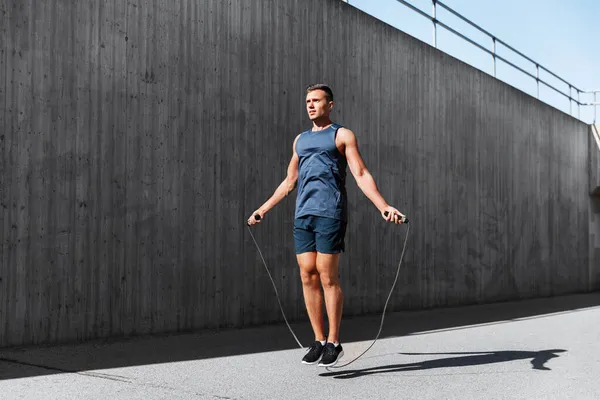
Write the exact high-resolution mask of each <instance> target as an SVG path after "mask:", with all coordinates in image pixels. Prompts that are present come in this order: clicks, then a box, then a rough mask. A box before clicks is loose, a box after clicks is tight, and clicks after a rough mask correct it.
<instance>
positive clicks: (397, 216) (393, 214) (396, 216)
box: [381, 206, 406, 224]
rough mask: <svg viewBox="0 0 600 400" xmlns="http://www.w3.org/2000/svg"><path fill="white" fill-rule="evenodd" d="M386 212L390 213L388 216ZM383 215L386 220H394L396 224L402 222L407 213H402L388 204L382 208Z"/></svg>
mask: <svg viewBox="0 0 600 400" xmlns="http://www.w3.org/2000/svg"><path fill="white" fill-rule="evenodd" d="M386 212H387V213H388V215H387V217H386V216H385V213H386ZM381 216H382V217H383V219H385V220H386V221H388V222H393V223H395V224H401V223H402V219H403V218H404V217H406V215H404V214H402V213H401V212H400V211H398V210H396V209H395V208H394V207H392V206H386V207H385V208H384V209H383V210H381Z"/></svg>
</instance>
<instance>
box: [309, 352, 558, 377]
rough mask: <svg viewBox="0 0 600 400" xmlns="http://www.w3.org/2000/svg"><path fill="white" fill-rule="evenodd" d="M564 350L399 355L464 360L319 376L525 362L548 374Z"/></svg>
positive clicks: (411, 364)
mask: <svg viewBox="0 0 600 400" xmlns="http://www.w3.org/2000/svg"><path fill="white" fill-rule="evenodd" d="M565 351H566V350H562V349H552V350H540V351H511V350H505V351H481V352H457V353H398V354H402V355H464V357H448V358H439V359H436V360H426V361H421V362H415V363H410V364H392V365H384V366H379V367H372V368H364V369H355V370H343V371H340V372H326V373H323V374H319V376H324V377H334V378H335V379H351V378H360V377H361V376H366V375H372V374H382V373H389V372H408V371H422V370H427V369H435V368H451V367H468V366H474V365H483V364H496V363H502V362H507V361H516V360H526V359H529V358H531V365H532V368H533V369H537V370H542V371H550V370H551V369H550V368H548V367H546V366H545V364H546V363H547V362H548V361H549V360H551V359H552V358H556V357H560V356H559V355H557V354H556V353H564V352H565Z"/></svg>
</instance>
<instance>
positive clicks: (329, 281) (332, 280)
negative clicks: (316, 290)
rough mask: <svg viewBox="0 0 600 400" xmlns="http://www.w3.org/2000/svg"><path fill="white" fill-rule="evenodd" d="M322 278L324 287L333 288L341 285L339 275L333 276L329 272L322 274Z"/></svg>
mask: <svg viewBox="0 0 600 400" xmlns="http://www.w3.org/2000/svg"><path fill="white" fill-rule="evenodd" d="M320 278H321V285H322V286H323V289H325V290H327V289H331V288H336V287H337V288H339V286H340V280H339V279H338V277H337V276H331V275H328V274H322V275H321V276H320Z"/></svg>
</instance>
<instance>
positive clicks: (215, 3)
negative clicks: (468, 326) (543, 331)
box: [0, 0, 600, 347]
mask: <svg viewBox="0 0 600 400" xmlns="http://www.w3.org/2000/svg"><path fill="white" fill-rule="evenodd" d="M319 81H325V82H327V83H329V84H330V85H331V86H332V87H333V90H334V93H335V98H336V102H337V104H336V107H335V111H334V114H333V118H334V120H335V121H336V122H338V123H341V124H342V125H345V126H347V127H349V128H351V129H352V130H353V131H354V132H355V133H356V135H357V138H358V142H359V144H360V146H361V153H362V155H363V157H364V159H365V162H366V164H367V167H368V168H369V171H370V172H371V173H372V175H373V176H374V177H375V180H376V182H377V184H378V187H379V189H380V191H381V193H382V194H383V196H384V197H385V198H386V199H387V201H388V202H389V203H390V204H392V205H394V206H396V207H397V208H398V209H400V210H401V211H403V212H405V213H406V214H407V215H408V216H409V218H410V219H411V222H412V224H413V229H412V230H411V233H412V236H411V238H410V239H409V242H408V246H407V252H406V257H405V265H404V267H405V268H403V270H402V272H401V275H400V282H399V287H398V290H397V291H396V293H395V295H394V297H393V298H392V299H391V301H390V309H391V310H396V311H400V310H409V309H422V308H430V307H438V306H456V305H465V304H476V303H485V302H494V301H502V300H508V299H519V298H530V297H537V296H550V295H557V294H563V293H575V292H582V291H589V290H594V289H598V288H599V287H600V274H597V273H590V263H589V256H590V251H589V250H590V247H589V243H590V241H589V240H588V235H589V226H590V218H589V208H590V207H589V200H590V199H589V188H588V183H589V180H588V175H589V173H588V170H589V168H588V166H589V164H588V156H587V155H588V146H589V141H588V132H589V129H588V126H587V125H586V124H584V123H582V122H581V121H579V120H577V119H575V118H573V117H571V116H569V115H567V114H565V113H563V112H560V111H559V110H557V109H555V108H553V107H551V106H549V105H547V104H544V103H542V102H540V101H538V100H537V99H535V98H533V97H531V96H529V95H527V94H525V93H523V92H521V91H519V90H517V89H515V88H513V87H511V86H509V85H507V84H505V83H503V82H501V81H500V80H497V79H495V78H494V77H492V76H490V75H487V74H485V73H483V72H481V71H479V70H477V69H475V68H473V67H471V66H469V65H467V64H465V63H463V62H461V61H459V60H457V59H455V58H453V57H451V56H449V55H447V54H444V53H443V52H441V51H439V50H437V49H435V48H433V47H431V46H430V45H429V44H426V43H423V42H421V41H419V40H417V39H415V38H413V37H411V36H409V35H406V34H404V33H402V32H401V31H399V30H397V29H395V28H393V27H391V26H389V25H387V24H385V23H383V22H381V21H378V20H376V19H375V18H373V17H371V16H369V15H367V14H365V13H363V12H361V11H359V10H357V9H356V8H354V7H352V6H350V5H348V4H345V3H343V2H341V1H338V0H229V1H223V0H180V1H172V0H130V1H121V0H80V1H76V2H68V1H64V0H48V1H40V0H31V1H26V2H24V1H21V0H0V130H1V132H0V213H1V214H0V347H3V346H9V345H21V344H32V343H60V342H64V341H71V340H83V339H85V340H91V339H96V338H100V337H110V336H128V335H134V334H147V333H160V332H178V331H185V330H191V329H203V328H209V329H212V328H217V327H232V326H236V327H240V326H251V325H256V324H263V323H264V324H268V323H271V322H277V321H281V317H280V315H279V309H278V306H277V303H276V302H274V301H273V299H272V288H271V287H270V281H269V279H268V278H267V276H266V274H265V273H264V271H263V269H262V268H263V267H262V264H261V261H260V257H259V255H258V252H257V251H256V249H255V248H254V245H253V243H252V241H251V239H250V236H249V235H248V233H247V231H246V226H245V220H246V218H247V217H248V216H249V215H250V213H251V212H252V211H253V210H255V209H256V208H257V207H258V206H260V205H261V204H262V203H263V202H264V201H265V200H266V199H267V198H268V197H269V196H270V195H271V194H272V193H273V191H274V190H275V188H276V187H277V186H278V185H279V184H280V182H281V181H282V179H284V175H285V171H286V167H287V165H288V162H289V159H290V157H291V155H292V143H293V140H294V137H295V136H296V135H297V134H298V133H300V132H301V131H302V130H305V129H307V128H309V127H310V123H309V121H308V120H307V117H306V114H305V110H304V104H303V98H304V89H305V87H306V86H307V85H308V84H311V83H314V82H319ZM293 194H294V195H295V192H294V193H293ZM348 195H349V212H350V216H349V226H348V233H347V248H348V252H347V253H346V254H345V255H344V256H343V257H342V261H341V268H340V279H341V281H342V285H343V288H344V293H345V309H346V313H347V315H350V314H353V315H359V314H368V313H371V312H375V311H377V310H378V309H379V307H380V304H381V303H382V299H384V296H385V295H386V294H387V290H388V283H389V282H390V280H391V279H393V277H394V274H395V269H394V267H395V266H396V264H397V262H398V257H399V254H398V253H397V251H396V250H397V249H398V247H399V245H400V244H401V243H402V241H403V239H404V236H403V235H404V229H402V228H401V227H393V226H385V224H384V223H383V222H382V219H381V217H380V215H379V213H378V212H377V210H376V209H375V208H374V207H373V205H372V204H371V202H370V201H369V200H368V199H367V198H366V197H365V196H364V194H363V193H362V192H361V190H360V189H359V188H358V187H357V186H356V183H355V181H354V179H353V178H352V177H351V176H350V177H349V178H348ZM293 209H294V198H293V195H292V196H291V197H288V198H287V199H285V200H284V201H283V202H282V203H281V204H280V205H279V206H278V207H277V208H275V209H274V210H272V211H271V212H270V213H269V214H268V215H267V216H266V218H265V219H264V222H263V223H262V224H261V225H260V226H259V227H256V229H255V234H256V237H257V240H258V241H259V243H260V244H261V246H262V250H263V252H264V254H265V257H266V259H267V262H268V264H269V267H270V268H271V270H272V274H273V276H274V279H275V280H276V282H277V284H278V289H279V292H280V293H281V294H282V296H283V299H282V302H283V304H284V306H285V307H286V312H287V313H288V315H289V317H290V318H291V319H292V320H301V319H303V318H305V317H306V313H305V310H304V305H303V304H302V300H301V298H302V290H301V284H300V279H299V274H298V270H297V264H296V259H295V255H294V251H293V237H292V219H293ZM593 266H594V268H596V267H597V265H593Z"/></svg>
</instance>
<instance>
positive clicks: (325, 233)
mask: <svg viewBox="0 0 600 400" xmlns="http://www.w3.org/2000/svg"><path fill="white" fill-rule="evenodd" d="M346 225H347V224H346V222H344V221H341V220H339V219H334V218H326V217H317V216H314V215H307V216H304V217H300V218H296V219H295V220H294V245H295V247H296V254H301V253H306V252H309V251H318V252H319V253H324V254H337V253H340V252H342V251H346V248H345V246H346V244H345V243H344V237H345V236H346Z"/></svg>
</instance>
